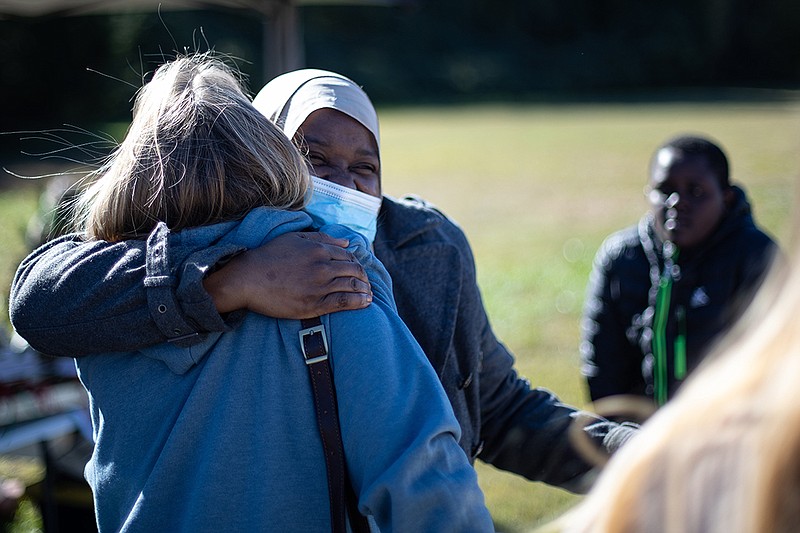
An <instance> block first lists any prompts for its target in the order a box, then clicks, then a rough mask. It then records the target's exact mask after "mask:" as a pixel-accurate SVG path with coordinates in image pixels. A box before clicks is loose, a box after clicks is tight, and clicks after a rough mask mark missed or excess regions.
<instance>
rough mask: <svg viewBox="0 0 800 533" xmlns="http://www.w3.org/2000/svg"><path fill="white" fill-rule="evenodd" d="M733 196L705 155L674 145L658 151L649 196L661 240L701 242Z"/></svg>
mask: <svg viewBox="0 0 800 533" xmlns="http://www.w3.org/2000/svg"><path fill="white" fill-rule="evenodd" d="M731 196H732V191H731V189H730V187H726V186H723V185H722V183H721V180H720V178H719V177H718V176H717V175H716V174H715V173H714V171H713V170H712V169H711V168H710V166H709V164H708V161H707V159H706V158H705V157H703V156H702V155H695V154H690V155H684V154H683V153H682V152H681V151H679V150H676V149H674V148H671V147H667V148H663V149H661V150H659V152H658V153H657V154H656V157H655V160H654V162H653V167H652V170H651V173H650V183H649V192H648V199H649V200H650V205H651V210H652V213H653V216H654V217H655V227H656V233H657V234H658V236H659V237H660V238H661V239H662V240H665V241H666V240H669V241H672V242H673V243H675V244H676V245H677V246H678V248H682V249H691V248H694V247H697V246H699V245H701V244H702V243H703V242H704V241H705V240H706V239H708V237H710V236H711V234H712V233H713V232H714V230H715V229H716V228H717V226H718V225H719V223H720V221H721V220H722V217H723V216H724V215H725V210H726V209H727V206H728V204H729V202H730V198H731Z"/></svg>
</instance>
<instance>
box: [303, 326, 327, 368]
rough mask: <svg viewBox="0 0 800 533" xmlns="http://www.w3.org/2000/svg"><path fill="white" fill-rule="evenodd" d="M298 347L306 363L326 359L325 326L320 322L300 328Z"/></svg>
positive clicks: (309, 363) (311, 363) (310, 363)
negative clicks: (316, 324)
mask: <svg viewBox="0 0 800 533" xmlns="http://www.w3.org/2000/svg"><path fill="white" fill-rule="evenodd" d="M300 349H301V350H302V351H303V357H304V358H305V360H306V364H307V365H313V364H314V363H320V362H322V361H325V360H327V359H328V338H327V336H326V335H325V326H324V325H322V324H320V325H318V326H312V327H310V328H305V329H301V330H300Z"/></svg>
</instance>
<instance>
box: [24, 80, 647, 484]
mask: <svg viewBox="0 0 800 533" xmlns="http://www.w3.org/2000/svg"><path fill="white" fill-rule="evenodd" d="M254 106H255V107H256V108H257V109H259V111H261V112H262V113H263V114H265V115H266V116H267V117H268V118H269V119H270V120H272V121H274V122H275V123H276V124H277V125H278V126H279V127H280V128H282V129H283V131H284V133H286V135H287V136H288V137H290V138H292V139H293V140H294V142H295V144H296V145H298V146H299V147H300V148H301V151H302V152H303V153H304V154H305V155H306V158H307V162H308V165H309V168H310V171H311V174H312V175H314V176H316V178H319V179H314V180H313V181H314V192H313V194H312V196H311V198H310V201H309V202H308V204H307V206H306V210H307V211H308V212H309V213H310V214H311V215H312V217H314V218H315V219H316V220H317V222H318V224H320V223H322V222H337V223H341V224H344V225H347V226H349V227H351V228H352V229H355V230H356V231H359V232H360V233H362V234H363V235H365V236H366V237H367V239H368V240H371V241H372V242H373V248H374V251H375V255H376V256H377V257H378V259H379V260H380V261H381V262H382V263H383V264H384V266H385V267H386V269H387V270H388V272H389V274H390V275H391V278H392V283H393V293H394V297H395V300H396V303H397V308H398V312H399V314H400V317H401V318H402V319H403V321H404V322H405V323H406V324H407V325H408V327H409V329H410V330H411V332H412V333H413V335H414V338H415V339H416V340H417V342H419V344H420V345H421V346H422V348H423V350H424V352H425V355H426V356H427V358H428V360H429V361H430V363H431V365H432V366H433V368H434V370H435V371H436V373H437V375H438V376H439V378H440V380H441V382H442V385H443V386H444V389H445V392H446V393H447V396H448V399H449V400H450V404H451V406H452V408H453V410H454V412H455V414H456V417H457V418H458V421H459V424H460V426H461V438H460V441H459V444H460V445H461V448H462V449H463V450H464V452H465V453H466V454H467V456H468V457H469V459H470V461H474V460H475V458H477V457H480V458H481V459H482V460H484V461H486V462H489V463H491V464H493V465H494V466H496V467H498V468H501V469H504V470H509V471H511V472H515V473H517V474H520V475H523V476H525V477H526V478H528V479H531V480H537V481H544V482H546V483H549V484H552V485H557V486H560V487H563V488H566V489H568V490H573V491H584V490H586V488H587V487H588V485H589V483H590V482H591V479H592V477H591V476H587V475H586V474H587V473H588V472H590V471H591V465H590V464H589V463H588V462H587V461H585V460H584V458H583V457H582V456H581V455H580V454H579V453H578V452H577V451H576V450H575V449H574V448H573V447H572V445H571V443H570V441H569V437H568V429H569V426H570V424H571V422H572V421H573V420H574V419H575V418H576V417H577V416H578V415H579V413H580V411H578V410H576V409H575V408H573V407H570V406H567V405H564V404H563V403H561V402H560V401H559V400H558V398H557V397H556V396H554V395H553V394H552V393H550V392H549V391H547V390H544V389H539V388H531V387H530V384H529V382H528V381H527V380H525V379H523V378H520V377H519V376H518V375H517V373H516V371H515V370H514V367H513V364H514V359H513V356H512V355H511V354H510V353H509V352H508V350H507V349H506V348H505V346H504V345H503V344H502V343H501V342H500V341H499V340H498V339H497V338H496V337H495V335H494V333H493V332H492V329H491V326H490V324H489V320H488V317H487V316H486V312H485V310H484V308H483V303H482V299H481V295H480V291H479V288H478V285H477V281H476V276H475V264H474V259H473V256H472V251H471V249H470V246H469V244H468V242H467V239H466V237H465V235H464V234H463V232H462V231H461V230H460V228H458V226H457V225H456V224H454V223H453V222H452V221H450V220H449V219H448V218H447V217H446V216H444V215H443V214H442V213H441V212H440V211H438V210H437V209H435V208H433V207H432V206H430V205H428V204H426V203H425V202H424V201H422V200H420V199H418V198H404V199H393V198H389V197H385V196H382V195H381V167H380V134H379V128H378V118H377V114H376V113H375V109H374V107H373V106H372V103H371V102H370V100H369V98H368V97H367V95H366V93H364V91H363V90H362V89H361V88H360V87H359V86H358V85H357V84H355V83H354V82H353V81H352V80H350V79H348V78H346V77H345V76H342V75H340V74H336V73H333V72H327V71H321V70H316V69H303V70H300V71H295V72H291V73H288V74H284V75H282V76H279V77H278V78H276V79H275V80H273V81H271V82H270V83H268V84H267V85H266V86H265V87H264V88H263V89H262V91H261V92H260V93H259V94H258V95H257V97H256V98H255V100H254ZM332 199H335V200H337V201H332ZM87 255H88V251H85V250H84V251H82V250H80V249H79V248H77V247H71V249H70V251H69V253H65V252H58V251H57V252H52V251H45V252H44V253H42V254H40V256H39V257H38V258H36V259H35V260H34V265H35V266H36V269H37V272H36V274H35V275H33V276H28V279H24V278H18V280H17V281H16V282H15V289H14V290H15V291H16V294H23V295H24V296H25V297H24V298H18V299H17V301H15V302H13V304H12V305H13V306H14V308H15V309H19V310H20V311H22V308H23V305H22V304H23V303H24V304H25V309H26V310H27V311H26V312H25V313H24V315H26V316H24V317H23V318H24V319H23V320H15V325H17V326H18V327H22V328H24V329H25V333H24V334H27V335H28V336H30V337H31V340H32V341H34V342H32V344H34V343H38V344H39V345H40V347H42V348H45V349H47V350H49V352H50V353H64V354H65V355H66V354H71V353H73V352H71V351H70V350H69V348H74V347H73V346H70V344H74V343H69V342H65V341H64V339H63V338H61V336H62V335H64V334H67V333H68V332H69V331H70V328H71V327H73V325H74V323H75V321H74V319H72V318H71V317H70V316H69V314H67V313H68V312H71V313H83V316H86V317H96V316H98V315H99V313H100V309H98V306H97V304H96V303H95V302H91V301H89V300H88V299H85V298H82V297H80V296H79V297H77V298H76V297H74V296H73V297H72V298H71V299H70V300H69V301H67V302H66V307H67V308H68V309H69V311H66V310H64V309H63V308H62V309H59V310H57V311H56V313H57V314H58V317H57V318H58V320H57V323H58V326H57V327H55V328H52V329H44V328H41V327H39V325H38V324H37V323H36V320H35V318H37V317H41V316H44V315H43V313H44V312H45V310H47V311H48V312H50V309H49V307H48V306H47V305H46V304H47V303H51V301H52V300H50V298H52V297H53V294H59V295H66V294H67V291H66V290H64V289H65V286H73V285H72V283H73V281H74V282H76V283H77V281H78V278H80V279H81V281H82V282H83V284H84V285H87V284H88V285H89V286H96V285H99V284H100V283H101V282H102V280H103V276H108V275H109V272H110V271H111V270H112V268H114V266H115V265H119V264H120V262H122V264H124V265H126V269H125V271H128V272H130V271H131V269H135V268H136V265H137V263H138V262H141V259H140V260H139V261H137V260H136V258H135V257H133V256H132V254H129V255H128V256H125V255H124V253H123V251H122V250H116V251H115V250H111V249H106V250H103V252H102V254H96V255H100V256H101V257H94V258H93V259H95V261H96V262H95V265H94V267H93V268H88V267H85V266H79V265H77V264H76V263H77V261H76V259H78V258H81V259H86V258H87V257H86V256H87ZM222 255H223V254H222V251H221V250H216V251H215V250H210V251H209V252H208V254H207V256H206V257H203V258H201V259H202V260H201V261H198V262H190V261H186V262H182V263H181V264H180V265H176V264H175V263H170V264H171V272H172V274H171V276H170V280H171V281H170V285H171V286H174V287H176V289H175V290H167V291H165V292H162V293H161V294H160V296H161V297H166V296H169V297H174V298H177V300H178V301H179V302H188V301H192V300H194V301H199V302H202V303H204V305H203V306H202V307H191V308H190V307H189V306H186V305H182V306H171V307H169V308H168V309H167V311H166V312H165V313H163V314H159V313H157V312H156V311H152V312H150V313H149V314H147V316H142V315H143V314H144V313H142V311H141V310H142V307H143V306H144V301H145V300H146V298H151V299H155V298H156V296H157V295H156V294H155V291H153V290H152V289H145V288H144V287H143V286H140V287H137V286H136V279H135V276H133V275H130V276H128V277H127V278H126V279H124V280H120V285H121V286H120V290H121V291H122V290H123V289H124V290H125V291H127V294H128V295H127V296H126V298H127V300H126V302H125V303H124V304H123V303H122V302H119V303H120V305H119V310H120V311H122V310H123V309H124V310H125V311H127V312H129V313H130V312H131V311H132V310H135V312H136V313H138V314H137V315H136V316H135V317H130V315H126V314H125V313H122V312H120V315H121V316H120V318H121V319H122V320H125V321H126V322H125V323H126V324H128V325H129V326H130V329H131V331H132V336H131V337H129V338H127V339H125V340H124V341H122V340H119V339H113V338H110V337H111V336H110V335H107V334H104V333H103V332H98V333H97V334H96V335H95V336H94V338H93V339H92V340H91V342H88V341H84V342H82V343H81V347H80V348H81V349H82V350H84V353H85V352H86V351H87V350H88V351H90V352H91V351H96V350H97V349H98V346H100V345H104V346H109V345H110V346H117V345H119V344H122V343H133V344H134V345H146V344H152V343H154V342H158V341H163V340H164V338H165V337H166V338H170V337H173V338H175V340H176V342H192V341H191V339H189V340H188V341H187V340H186V339H183V338H179V336H178V335H175V334H171V333H170V331H169V329H168V328H167V326H166V325H165V324H166V323H174V322H180V323H181V324H187V325H189V328H190V331H191V332H192V333H198V334H199V333H203V332H205V331H216V330H219V329H221V328H225V327H226V324H225V322H224V321H223V320H224V319H228V320H230V316H231V315H226V314H225V313H228V312H230V311H234V310H238V309H242V308H248V309H250V310H256V309H255V307H254V306H255V305H258V304H259V303H261V302H268V301H271V300H273V299H274V296H273V295H274V294H276V292H275V291H276V289H274V286H275V285H281V284H283V285H286V284H288V283H290V281H289V280H290V278H291V276H293V275H294V273H295V272H294V268H293V263H292V261H293V259H292V257H290V254H284V256H281V255H280V254H278V253H269V254H267V253H262V252H261V251H260V250H253V251H250V252H247V253H243V254H240V255H239V256H237V257H235V258H233V259H232V260H231V261H230V262H228V263H227V264H224V265H220V268H218V269H217V270H215V271H213V272H212V273H211V274H208V272H209V271H211V270H212V266H213V265H215V264H216V263H217V259H218V258H219V257H221V256H222ZM281 260H283V262H282V263H281V262H280V261H281ZM37 263H38V265H37ZM62 265H69V268H62ZM278 265H280V267H278ZM47 266H52V269H51V270H47V269H46V268H45V267H47ZM104 266H105V267H106V268H105V270H103V267H104ZM322 268H324V267H322ZM52 270H56V271H57V272H58V277H55V276H54V275H53V272H52ZM117 270H119V268H118V267H117ZM197 271H200V272H202V275H206V274H208V275H207V276H206V277H205V278H204V279H203V276H202V275H197ZM265 273H266V274H265ZM114 276H115V277H117V279H118V278H119V277H120V275H119V274H114ZM265 278H269V279H265ZM260 280H263V281H264V283H261V282H260ZM306 285H311V282H310V281H309V282H307V283H306ZM42 287H47V290H48V291H49V292H48V296H47V298H44V297H43V295H42V292H40V291H41V289H42ZM354 287H355V285H354ZM204 289H206V290H208V291H210V292H211V294H212V295H213V298H209V294H208V292H206V290H204ZM132 294H135V295H136V296H135V297H132V296H131V295H132ZM342 294H349V295H352V294H355V292H350V293H342ZM137 298H138V301H135V299H137ZM212 301H213V303H214V305H215V310H214V308H213V307H212V305H211V302H212ZM254 302H255V303H254ZM342 302H343V307H346V306H347V305H349V304H348V301H347V299H346V298H344V299H343V300H342ZM271 312H272V313H275V311H271ZM281 312H282V313H284V314H283V315H281V314H278V315H275V314H273V316H291V315H288V314H285V313H286V311H285V309H284V310H283V311H281ZM220 313H222V314H220ZM20 314H21V315H23V313H20ZM268 314H269V313H268ZM233 315H234V316H235V313H233ZM293 318H302V316H293ZM129 319H130V320H129ZM156 325H157V326H158V327H156ZM162 331H163V332H164V333H161V332H162ZM56 332H57V334H58V335H53V333H56ZM409 393H410V394H413V391H409ZM587 416H588V415H587ZM585 431H586V433H587V434H588V435H589V436H590V438H592V439H593V440H594V441H595V442H596V443H597V444H598V445H599V446H602V447H604V448H605V449H606V450H607V451H609V452H613V451H615V450H616V449H617V448H618V447H619V446H620V445H621V444H622V443H623V442H624V441H625V440H626V439H627V438H628V437H629V436H630V435H631V433H632V432H633V430H632V429H631V428H630V427H627V426H620V425H617V424H614V423H611V422H608V421H606V420H603V419H599V418H596V419H594V420H593V422H592V423H589V424H586V425H585Z"/></svg>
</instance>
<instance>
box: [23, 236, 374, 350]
mask: <svg viewBox="0 0 800 533" xmlns="http://www.w3.org/2000/svg"><path fill="white" fill-rule="evenodd" d="M343 246H347V242H346V241H343V240H341V239H333V238H331V237H327V236H325V235H322V234H308V233H290V234H286V235H284V236H282V237H279V238H276V239H274V240H273V241H270V243H267V244H265V245H264V246H262V247H260V248H257V249H254V250H251V251H245V250H244V249H243V248H241V247H236V246H231V245H217V246H212V247H210V248H199V247H196V246H195V245H193V243H192V241H191V239H187V238H182V235H181V233H170V232H169V230H167V229H166V227H165V226H163V225H160V226H159V227H158V228H156V230H154V232H153V233H152V234H151V235H150V237H149V238H148V240H147V241H137V240H129V241H123V242H119V243H109V242H105V241H83V240H81V239H80V237H79V236H77V235H70V236H66V237H62V238H60V239H57V240H55V241H52V242H50V243H48V244H46V245H45V246H43V247H41V248H39V249H37V250H35V251H34V252H33V253H32V254H30V255H29V256H28V257H27V258H26V259H25V260H24V261H23V262H22V264H21V265H20V266H19V268H18V270H17V273H16V275H15V277H14V281H13V284H12V288H11V295H10V296H11V297H10V302H9V315H10V318H11V322H12V324H13V325H14V327H15V329H16V330H17V332H18V333H19V334H20V335H22V337H23V338H25V339H26V340H27V341H28V342H29V343H30V344H31V346H32V347H34V348H35V349H37V350H39V351H41V352H43V353H47V354H50V355H60V356H68V357H79V356H83V355H89V354H96V353H103V352H109V351H130V350H135V349H139V348H144V347H146V346H151V345H153V344H157V343H160V342H164V341H171V342H174V343H177V344H178V345H180V346H189V345H192V344H193V343H195V342H198V341H199V340H200V339H201V338H202V334H204V333H206V332H215V331H226V330H228V329H230V328H231V327H232V326H233V325H234V324H235V323H236V321H237V318H238V316H239V313H231V314H230V315H227V314H224V313H228V312H230V311H234V310H237V309H249V310H251V311H254V312H258V313H261V314H265V315H268V316H274V317H276V318H306V317H309V316H316V315H319V314H325V313H328V312H331V311H335V310H343V309H359V308H362V307H365V306H366V305H369V302H370V300H371V292H370V288H369V284H368V280H367V277H366V274H365V273H364V269H363V267H361V265H360V264H358V262H356V261H355V259H354V258H353V256H352V254H350V252H347V251H346V250H345V249H344V248H343ZM221 313H223V315H221ZM120 332H123V333H122V334H120Z"/></svg>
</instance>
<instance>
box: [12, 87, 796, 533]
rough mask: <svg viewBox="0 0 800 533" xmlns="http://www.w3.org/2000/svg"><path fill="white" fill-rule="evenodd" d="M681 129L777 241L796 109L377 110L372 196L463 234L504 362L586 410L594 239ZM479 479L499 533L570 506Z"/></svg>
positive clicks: (26, 195)
mask: <svg viewBox="0 0 800 533" xmlns="http://www.w3.org/2000/svg"><path fill="white" fill-rule="evenodd" d="M790 96H791V95H790ZM686 131H690V132H703V133H706V134H708V135H711V136H712V137H714V138H716V139H718V140H719V141H720V142H721V143H722V144H723V145H724V147H725V148H726V150H727V151H728V154H729V156H730V159H731V161H732V169H733V180H734V181H736V182H738V183H743V184H744V185H745V186H746V188H747V190H748V192H749V193H750V195H751V199H752V200H753V203H754V207H755V214H756V218H757V220H758V221H759V222H760V223H761V224H762V226H763V227H765V228H766V229H767V230H768V231H769V232H770V233H772V234H773V235H774V236H776V237H777V238H778V239H779V241H781V242H785V241H786V240H787V238H788V236H789V232H790V224H791V217H790V215H791V214H792V212H793V208H792V205H793V203H792V202H793V199H794V195H795V193H794V187H795V181H796V178H797V177H798V176H800V155H799V154H800V152H798V147H800V99H798V98H795V99H793V100H792V99H787V100H785V101H767V102H762V103H759V102H744V103H710V104H709V103H706V104H680V103H679V104H651V105H644V104H637V105H621V104H620V105H616V104H615V105H601V104H597V105H591V104H583V105H559V106H538V105H527V106H504V105H481V106H459V107H453V108H402V109H386V110H382V111H381V132H382V139H381V141H382V142H381V149H382V156H383V167H384V168H383V176H384V192H385V193H387V194H390V195H392V196H400V195H403V194H405V193H412V192H413V193H417V194H420V195H421V196H423V197H425V198H427V199H428V200H429V201H431V202H433V203H435V204H436V205H438V206H439V207H441V208H442V210H443V211H444V212H446V213H447V214H448V215H449V216H451V217H452V218H453V219H455V220H456V221H457V222H458V223H459V224H460V225H461V226H462V227H463V228H464V230H465V231H466V233H467V236H468V237H469V239H470V241H471V243H472V245H473V248H474V252H475V256H476V262H477V267H478V279H479V283H480V285H481V288H482V293H483V296H484V300H485V304H486V307H487V309H488V312H489V316H490V319H491V321H492V325H493V327H494V329H495V332H496V333H497V335H498V336H499V338H500V339H502V340H503V342H504V343H505V344H506V345H507V346H508V347H509V348H510V349H511V351H512V352H513V353H514V354H515V355H516V357H517V369H518V371H519V373H520V374H522V375H523V376H525V377H527V378H528V379H529V380H530V381H531V382H532V383H533V384H534V385H536V386H544V387H546V388H548V389H550V390H553V391H555V392H556V393H557V394H558V395H559V396H560V397H561V398H562V399H563V400H564V401H566V402H568V403H572V404H575V405H585V404H586V403H587V397H586V393H585V390H584V386H583V381H582V380H581V377H580V374H579V359H578V352H577V349H578V341H579V329H578V321H579V317H580V310H581V306H582V303H583V294H584V289H585V284H586V279H587V276H588V273H589V268H590V265H591V260H592V257H593V255H594V253H595V250H596V249H597V247H598V246H599V245H600V242H601V241H602V239H603V238H604V237H605V236H606V235H608V234H609V233H610V232H612V231H614V230H617V229H620V228H622V227H623V226H626V225H629V224H632V223H634V222H635V221H636V220H637V219H638V218H639V216H640V215H641V214H642V213H643V212H644V210H645V208H646V205H645V201H644V196H643V194H642V192H643V187H644V184H645V181H646V169H647V165H648V160H649V158H650V154H651V153H652V152H653V150H654V149H655V147H656V146H657V145H658V144H659V143H661V142H662V141H664V140H665V139H666V138H668V137H670V136H672V135H674V134H676V133H679V132H686ZM34 207H35V195H34V194H32V193H31V191H30V190H25V191H22V192H8V191H6V192H3V193H2V194H1V195H0V245H1V246H2V249H3V250H4V253H3V254H2V255H0V282H2V286H3V287H7V286H8V284H9V283H10V280H11V275H12V274H13V269H14V267H15V265H16V262H17V261H18V259H19V254H21V253H22V251H23V249H24V245H23V241H22V238H21V234H20V233H21V231H23V229H24V226H25V223H26V219H27V217H28V216H29V215H30V214H31V213H32V210H33V209H34ZM478 472H479V478H480V481H481V485H482V487H483V488H484V490H485V493H486V497H487V501H488V503H489V507H490V509H491V511H492V513H493V515H494V517H495V519H496V521H497V524H498V528H499V529H500V530H502V531H522V530H526V529H529V528H530V527H531V526H532V525H533V524H537V523H541V522H542V521H547V520H549V519H550V518H552V517H554V516H556V515H558V514H559V513H560V512H562V511H563V510H564V509H566V508H567V507H569V506H570V505H573V504H574V503H575V501H577V499H578V497H576V496H574V495H570V494H568V493H565V492H564V491H561V490H559V489H554V488H551V487H547V486H544V485H542V484H539V483H530V482H527V481H525V480H523V479H521V478H520V477H518V476H515V475H512V474H508V473H504V472H499V471H497V470H495V469H493V468H492V467H489V466H486V465H480V464H479V465H478Z"/></svg>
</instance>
